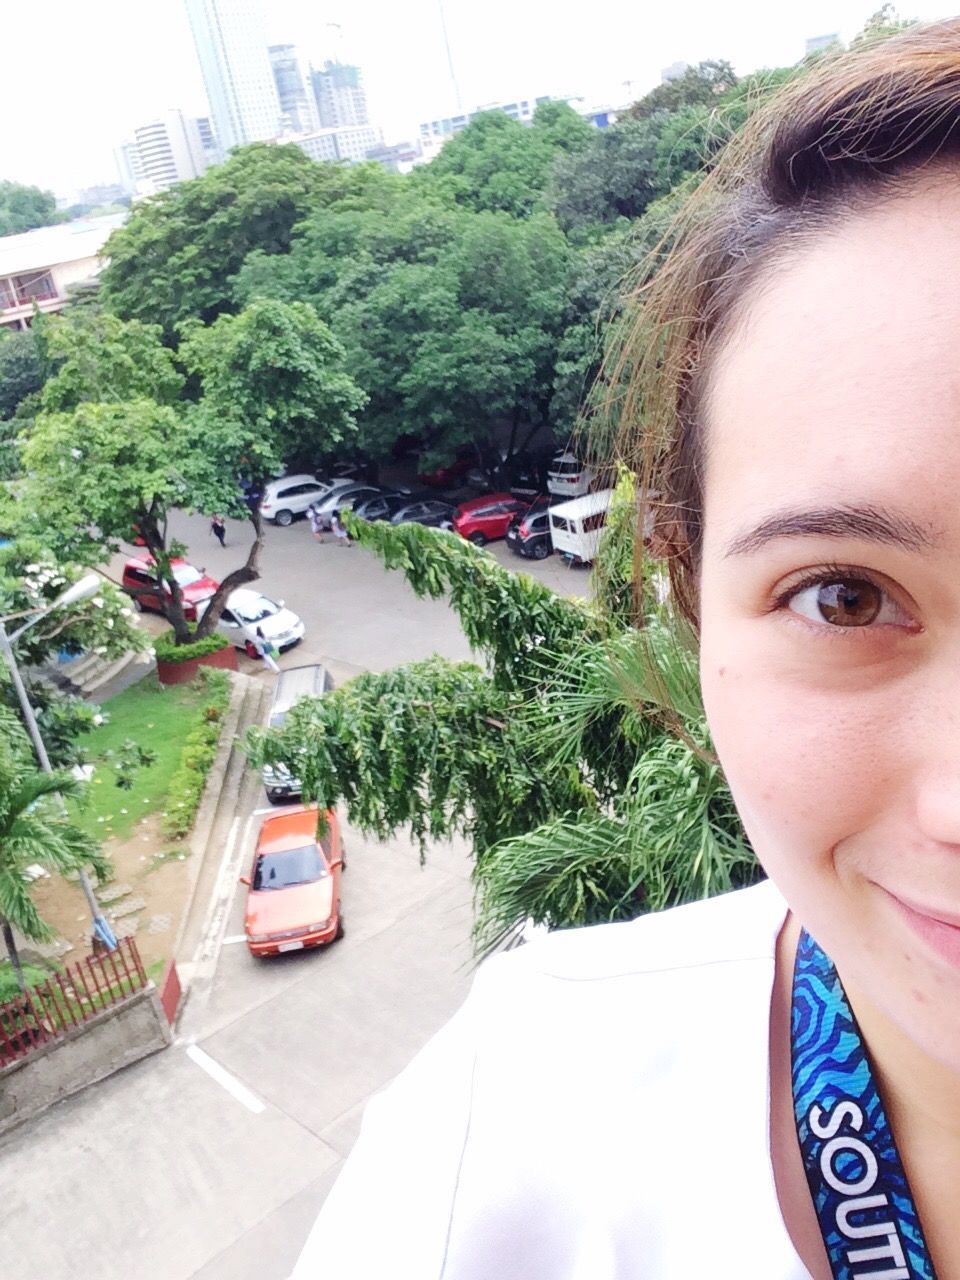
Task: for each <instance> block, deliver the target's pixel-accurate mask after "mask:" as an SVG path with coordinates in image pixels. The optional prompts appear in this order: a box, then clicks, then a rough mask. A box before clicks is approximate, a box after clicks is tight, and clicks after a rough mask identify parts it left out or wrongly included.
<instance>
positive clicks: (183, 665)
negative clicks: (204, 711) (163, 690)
mask: <svg viewBox="0 0 960 1280" xmlns="http://www.w3.org/2000/svg"><path fill="white" fill-rule="evenodd" d="M200 667H226V669H227V670H228V671H237V670H239V668H238V667H237V651H236V649H235V648H234V647H233V645H232V644H230V645H227V647H226V648H225V649H217V651H216V652H215V653H207V654H204V656H203V657H202V658H188V659H187V661H186V662H163V661H161V660H160V659H159V658H158V659H157V677H158V679H159V681H160V683H161V684H189V683H190V681H191V680H193V679H194V677H195V676H196V674H197V671H198V670H199V668H200Z"/></svg>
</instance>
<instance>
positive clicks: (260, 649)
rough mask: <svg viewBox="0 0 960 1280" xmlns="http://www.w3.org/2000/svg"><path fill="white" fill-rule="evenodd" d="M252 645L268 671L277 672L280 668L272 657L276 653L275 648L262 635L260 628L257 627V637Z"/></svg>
mask: <svg viewBox="0 0 960 1280" xmlns="http://www.w3.org/2000/svg"><path fill="white" fill-rule="evenodd" d="M253 644H254V648H255V649H256V651H257V653H259V655H260V657H261V658H262V659H263V661H264V663H265V664H266V665H267V666H268V667H269V668H270V670H271V671H279V670H280V667H279V666H278V664H277V659H276V657H275V656H274V655H275V654H276V652H277V649H276V646H275V645H274V644H273V643H272V642H271V641H269V640H268V639H267V637H266V636H265V635H264V634H263V628H262V627H257V637H256V639H255V640H254V642H253Z"/></svg>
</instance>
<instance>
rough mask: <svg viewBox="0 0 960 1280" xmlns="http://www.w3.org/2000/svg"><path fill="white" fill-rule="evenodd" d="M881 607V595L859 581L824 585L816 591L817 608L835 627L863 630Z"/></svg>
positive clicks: (875, 587)
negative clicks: (859, 628) (860, 628)
mask: <svg viewBox="0 0 960 1280" xmlns="http://www.w3.org/2000/svg"><path fill="white" fill-rule="evenodd" d="M882 604H883V592H882V591H881V590H880V588H879V587H878V586H875V585H874V583H872V582H867V581H866V580H864V579H862V578H844V579H841V580H839V581H836V582H825V583H824V584H823V585H822V586H821V587H820V589H819V590H818V591H817V608H818V609H819V610H820V613H821V615H822V616H823V618H824V619H825V620H826V621H827V622H830V623H832V624H833V625H834V626H836V627H865V626H867V625H868V624H869V623H871V622H873V621H874V619H875V618H876V616H877V614H878V613H879V612H880V606H881V605H882Z"/></svg>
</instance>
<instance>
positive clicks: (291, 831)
mask: <svg viewBox="0 0 960 1280" xmlns="http://www.w3.org/2000/svg"><path fill="white" fill-rule="evenodd" d="M317 817H318V810H317V806H316V805H315V804H310V805H304V804H301V805H297V806H296V807H295V808H290V809H284V810H283V812H282V813H278V814H277V815H276V816H275V817H271V818H266V819H264V821H263V824H262V825H261V827H260V836H259V839H258V840H257V848H256V852H255V853H254V855H253V868H252V870H251V873H250V875H249V876H241V877H240V883H241V884H245V885H248V886H249V891H248V893H247V908H246V912H245V913H244V920H243V929H244V933H245V934H246V936H247V946H248V947H249V948H250V952H251V954H252V955H255V956H275V955H277V954H278V953H279V952H281V951H302V950H303V949H304V947H322V946H324V945H325V944H326V943H328V942H334V941H335V940H336V939H337V938H342V937H343V916H342V915H341V914H340V873H341V872H342V870H343V867H344V860H343V846H342V844H341V840H340V828H339V827H338V825H337V817H336V814H335V813H333V812H332V810H328V811H327V814H326V830H325V831H324V833H323V835H322V836H320V838H319V839H318V838H317Z"/></svg>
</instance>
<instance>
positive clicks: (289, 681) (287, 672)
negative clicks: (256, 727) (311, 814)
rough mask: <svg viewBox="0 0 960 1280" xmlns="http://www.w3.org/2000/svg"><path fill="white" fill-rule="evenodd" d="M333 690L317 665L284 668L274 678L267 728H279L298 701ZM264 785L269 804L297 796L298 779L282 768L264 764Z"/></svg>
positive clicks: (327, 672)
mask: <svg viewBox="0 0 960 1280" xmlns="http://www.w3.org/2000/svg"><path fill="white" fill-rule="evenodd" d="M332 688H333V677H332V676H331V675H330V672H329V671H328V670H327V668H326V667H324V666H322V665H321V664H320V663H315V664H312V665H310V666H303V667H285V668H284V669H283V671H281V672H280V674H279V675H278V676H277V683H276V685H275V686H274V690H273V701H272V702H271V703H270V714H269V715H268V716H267V728H268V729H282V728H283V725H284V722H285V720H286V718H287V713H288V712H289V710H290V708H291V707H292V706H293V704H294V703H295V702H297V701H298V700H299V699H300V698H319V697H322V696H323V694H325V693H329V692H330V690H331V689H332ZM263 785H264V787H265V788H266V792H267V799H268V800H269V801H270V803H271V804H283V803H284V802H285V801H287V800H292V799H294V798H295V797H297V796H299V795H300V779H299V778H295V777H294V776H293V774H292V773H291V772H290V771H289V769H287V768H285V767H284V766H283V765H264V768H263Z"/></svg>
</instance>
